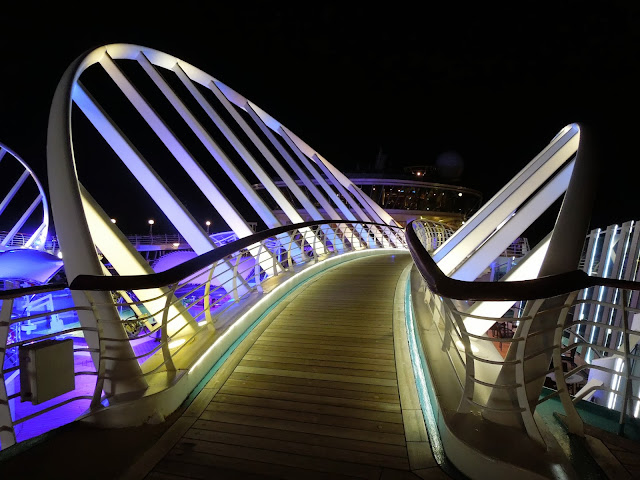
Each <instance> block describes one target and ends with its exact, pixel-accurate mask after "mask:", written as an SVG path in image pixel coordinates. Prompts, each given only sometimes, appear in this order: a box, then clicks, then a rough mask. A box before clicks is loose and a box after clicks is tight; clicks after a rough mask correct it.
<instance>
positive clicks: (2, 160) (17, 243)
mask: <svg viewBox="0 0 640 480" xmlns="http://www.w3.org/2000/svg"><path fill="white" fill-rule="evenodd" d="M12 160H13V161H14V162H17V163H18V165H19V167H20V168H21V169H22V173H21V175H20V176H19V178H18V179H17V181H16V182H15V183H14V184H13V185H12V186H10V187H9V191H8V192H7V193H6V195H5V196H4V198H2V199H0V221H1V220H2V214H3V213H4V212H6V211H7V207H8V206H9V204H10V203H11V202H12V200H14V198H15V196H16V195H17V194H18V192H19V191H20V189H21V188H22V187H23V186H24V185H25V183H26V182H27V180H29V178H30V179H31V181H32V182H33V183H34V184H35V186H36V188H37V190H38V195H37V196H36V198H35V199H34V200H33V201H32V202H31V203H30V204H29V206H28V207H27V208H26V209H24V211H22V206H20V207H19V208H20V211H22V215H21V216H20V218H19V219H18V221H17V222H16V223H15V224H13V226H12V227H11V228H10V229H9V231H7V232H6V233H5V232H2V233H1V234H0V252H2V251H4V250H7V249H10V248H16V247H17V248H33V249H36V250H44V248H45V243H46V241H47V235H48V234H49V204H48V202H47V196H46V194H45V191H44V188H43V187H42V184H41V183H40V180H38V177H37V176H36V174H35V173H34V171H33V170H32V169H31V167H29V165H28V164H27V163H26V162H25V161H24V160H23V159H22V158H20V156H19V155H18V154H17V153H15V152H14V151H13V150H11V149H10V148H9V147H7V146H6V145H4V144H2V143H0V172H1V171H2V168H3V166H5V165H6V164H7V162H10V161H12ZM0 178H2V179H4V178H6V177H4V175H1V174H0ZM38 206H42V221H41V222H40V225H39V226H38V228H36V230H35V231H34V233H33V234H31V235H29V236H28V237H26V236H24V235H22V234H20V233H19V232H20V229H21V228H22V227H24V225H25V223H27V221H29V219H30V218H32V217H33V216H34V215H35V213H34V212H35V211H36V209H37V208H38Z"/></svg>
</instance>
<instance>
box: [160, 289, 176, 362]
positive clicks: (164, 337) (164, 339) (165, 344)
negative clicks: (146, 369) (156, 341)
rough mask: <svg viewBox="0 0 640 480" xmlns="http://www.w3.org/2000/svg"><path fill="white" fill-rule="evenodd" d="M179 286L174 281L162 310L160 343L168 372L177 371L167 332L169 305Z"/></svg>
mask: <svg viewBox="0 0 640 480" xmlns="http://www.w3.org/2000/svg"><path fill="white" fill-rule="evenodd" d="M177 288H178V284H177V283H174V284H173V285H171V288H170V289H169V291H168V292H167V301H166V303H165V306H164V309H163V310H162V325H161V326H160V344H161V345H162V358H163V360H164V364H165V366H166V368H167V371H168V372H175V371H176V366H175V365H174V364H173V357H172V356H171V350H170V349H169V335H168V334H167V323H169V307H170V305H171V300H172V299H173V297H174V294H175V292H176V290H177Z"/></svg>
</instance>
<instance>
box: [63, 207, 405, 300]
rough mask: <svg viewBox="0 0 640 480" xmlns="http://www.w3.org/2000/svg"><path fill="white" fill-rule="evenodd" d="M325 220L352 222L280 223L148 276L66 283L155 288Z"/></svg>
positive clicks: (87, 278) (85, 278)
mask: <svg viewBox="0 0 640 480" xmlns="http://www.w3.org/2000/svg"><path fill="white" fill-rule="evenodd" d="M328 223H337V224H341V223H352V222H349V221H345V220H322V221H311V222H303V223H296V224H293V225H284V226H282V227H276V228H272V229H269V230H263V231H262V232H259V233H256V234H254V235H250V236H248V237H244V238H241V239H238V240H236V241H235V242H231V243H228V244H226V245H224V246H222V247H220V248H216V249H215V250H211V251H210V252H207V253H204V254H202V255H200V256H198V257H196V258H193V259H191V260H188V261H186V262H184V263H181V264H180V265H176V266H175V267H173V268H170V269H168V270H165V271H164V272H159V273H153V274H149V275H127V276H117V277H115V276H114V277H103V276H97V275H78V276H77V277H76V278H75V279H74V280H73V281H72V282H71V284H70V285H69V288H71V290H142V289H146V288H159V287H164V286H167V285H171V284H174V283H177V282H179V281H180V280H182V279H183V278H187V277H189V276H191V275H195V274H196V273H197V272H199V271H201V270H202V269H204V268H206V267H208V266H210V265H212V264H213V263H215V262H217V261H219V260H222V259H223V258H224V257H226V256H227V255H231V254H232V253H234V252H237V251H239V250H242V249H244V248H247V247H250V246H251V245H254V244H256V243H258V242H261V241H262V240H266V239H267V238H270V237H274V236H276V235H279V234H281V233H284V232H288V231H291V230H299V229H301V228H305V227H313V226H316V225H324V224H328ZM356 223H358V224H361V225H374V226H380V227H384V228H394V227H392V226H390V225H386V224H382V223H373V222H356Z"/></svg>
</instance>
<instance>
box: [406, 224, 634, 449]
mask: <svg viewBox="0 0 640 480" xmlns="http://www.w3.org/2000/svg"><path fill="white" fill-rule="evenodd" d="M416 230H419V228H416V227H415V226H414V225H412V224H411V223H410V224H409V225H407V228H406V230H405V236H406V240H407V245H408V248H409V251H410V252H411V255H412V257H413V259H414V262H415V264H416V266H417V268H418V270H419V272H420V274H421V276H422V278H423V279H424V282H425V283H426V285H427V287H428V288H427V289H426V290H425V298H424V302H425V306H426V308H427V309H428V310H430V312H431V314H432V317H433V323H434V325H435V327H436V331H437V332H438V334H439V336H440V340H441V341H442V349H443V351H445V352H446V353H447V355H448V356H449V359H450V361H451V363H452V365H453V366H454V371H455V372H456V378H457V380H458V382H459V384H460V387H461V392H462V393H461V401H460V405H459V406H458V410H457V411H458V412H460V413H468V412H470V408H471V407H473V408H479V409H481V410H482V411H483V412H485V415H486V416H487V418H489V417H491V415H492V414H491V412H497V411H498V410H500V409H501V408H502V409H504V408H506V409H507V410H509V408H508V405H509V404H512V405H513V406H514V407H515V409H512V410H509V411H513V412H516V411H517V412H519V414H518V415H519V416H520V418H521V420H520V421H521V424H523V425H524V427H525V429H526V431H527V433H528V435H529V436H530V437H531V438H532V439H534V440H535V441H537V442H539V443H543V440H542V437H541V434H540V431H539V429H538V427H537V426H536V423H535V420H534V418H533V411H534V409H535V408H536V406H537V405H538V404H539V403H542V402H544V401H547V400H549V399H551V398H554V397H558V398H560V400H561V401H562V405H563V407H564V409H565V412H566V414H567V418H568V428H569V431H570V432H572V433H576V434H579V435H582V434H584V427H583V422H582V419H581V418H580V415H579V413H578V411H577V409H576V406H575V404H576V403H577V402H578V401H580V399H582V398H583V397H584V396H585V395H586V394H587V393H589V392H590V391H601V392H603V393H604V394H606V395H608V396H609V400H608V402H607V404H608V406H609V408H611V407H612V405H614V406H615V403H616V398H618V399H622V407H621V411H620V427H619V428H620V430H622V428H623V426H624V423H625V419H626V417H627V415H628V413H627V410H628V407H629V405H630V402H633V401H636V402H638V399H637V397H636V396H634V394H633V390H634V389H633V388H632V386H631V382H633V381H636V382H637V381H640V378H638V377H637V376H634V375H633V374H632V373H631V370H632V369H631V366H632V363H631V362H633V361H636V360H638V359H640V356H638V355H635V354H633V353H632V351H631V349H630V345H629V335H636V336H640V331H637V330H633V329H631V328H630V325H629V323H630V317H631V316H633V315H634V314H637V313H640V308H632V307H630V306H629V298H630V291H640V282H633V281H625V280H618V279H612V278H600V277H591V276H589V275H587V274H586V273H585V272H582V271H572V272H567V273H562V274H557V275H550V276H546V277H541V278H538V279H534V280H523V281H513V282H480V281H478V282H468V281H460V280H455V279H452V278H449V277H447V276H446V275H445V274H444V273H443V272H442V271H441V270H440V268H439V267H438V265H437V264H436V262H435V261H434V260H433V259H432V258H431V256H430V254H429V252H428V251H427V248H428V246H427V245H423V244H422V243H421V241H420V240H421V239H420V235H419V234H420V231H416ZM591 287H608V288H611V289H619V290H620V292H621V295H619V297H618V301H617V302H616V301H614V303H611V302H607V301H606V300H604V299H603V300H597V301H596V300H593V299H587V298H585V297H584V296H579V295H578V294H579V292H580V291H581V290H584V289H588V288H591ZM550 298H555V300H554V301H553V302H548V301H547V300H548V299H550ZM452 299H456V300H468V301H497V302H500V301H509V302H515V301H521V300H529V301H530V302H529V304H528V307H529V308H527V310H526V312H527V315H525V316H522V317H519V318H518V321H519V322H520V327H519V328H518V329H517V331H516V332H514V334H513V337H512V338H495V337H493V336H490V335H488V334H485V335H478V334H473V333H470V332H469V331H467V328H466V322H467V321H473V320H475V319H477V320H485V321H486V320H490V321H493V322H505V321H508V320H510V319H509V318H493V317H486V316H480V315H475V314H473V313H467V312H464V311H461V310H459V309H458V308H457V307H456V305H455V304H454V302H453V301H452ZM594 304H595V305H596V308H607V309H611V310H617V311H618V312H619V313H621V314H622V316H621V318H622V324H620V325H610V324H608V323H606V324H603V323H601V322H596V321H594V320H592V319H591V318H586V317H583V316H580V318H577V317H578V316H577V315H575V314H574V318H575V319H571V318H570V317H568V314H569V312H571V311H574V310H575V309H576V308H582V307H583V306H584V305H594ZM592 308H593V307H592ZM549 316H552V317H555V319H556V320H555V323H554V324H553V325H548V326H547V327H545V328H542V329H541V328H540V327H536V329H535V331H534V330H533V329H531V326H532V325H534V324H536V323H537V322H538V321H540V320H542V318H549ZM611 316H613V314H611ZM584 326H586V327H584ZM580 327H582V328H601V329H607V330H608V331H610V332H611V333H612V334H618V335H622V337H621V338H622V339H623V341H622V345H620V346H618V350H615V349H613V348H608V347H605V346H602V345H598V344H597V341H598V340H597V339H596V340H595V341H587V340H586V339H585V338H584V337H583V336H582V335H580V334H579V333H578V332H577V329H578V328H580ZM487 328H488V327H487ZM542 334H546V335H548V334H551V337H552V340H551V339H550V340H549V341H548V342H545V343H542V344H538V345H535V346H533V347H531V351H529V350H527V345H528V344H529V343H530V342H531V340H532V339H533V338H534V336H539V335H542ZM567 335H569V341H570V344H569V345H567V346H565V345H563V342H562V339H563V337H566V336H567ZM591 337H593V336H591ZM472 342H473V343H472ZM490 343H493V344H496V343H499V344H500V345H502V344H504V343H507V344H508V345H509V346H510V350H509V352H508V354H507V356H506V358H504V359H503V360H502V361H497V360H491V359H487V358H483V356H481V355H475V354H473V353H472V346H473V345H475V346H476V347H480V346H481V345H482V344H485V345H487V344H490ZM574 348H581V349H582V350H581V352H582V353H583V354H584V352H585V351H586V352H587V353H588V352H589V351H591V350H593V351H596V353H598V356H601V355H600V354H599V352H598V350H599V351H600V352H603V353H604V355H616V356H617V357H619V358H620V359H621V360H622V361H623V363H624V367H623V368H622V369H621V368H620V366H619V365H618V364H616V366H615V367H614V368H609V367H603V366H601V365H591V364H588V365H583V366H579V367H576V368H573V369H571V370H570V371H568V372H563V370H562V354H563V353H564V352H566V351H568V350H571V349H574ZM485 353H486V351H485ZM549 354H551V358H552V359H553V369H551V370H548V371H541V370H540V369H539V368H538V367H536V368H535V369H533V370H531V371H528V370H526V368H525V366H526V364H527V362H530V361H537V360H538V359H539V358H540V356H541V355H549ZM477 364H484V365H485V366H491V368H494V367H495V368H499V369H500V370H499V373H500V375H498V376H497V377H495V378H496V380H491V381H483V380H482V379H478V378H477V375H476V371H477V368H478V367H477ZM456 365H458V366H459V367H462V368H461V369H460V368H456ZM505 367H509V368H507V369H506V370H505V369H504V368H505ZM510 369H512V370H511V371H515V375H512V374H509V373H508V372H509V371H510ZM587 369H595V370H599V371H602V372H605V373H607V374H609V375H612V378H613V379H616V378H617V379H618V380H616V381H617V386H613V384H612V385H611V386H609V385H602V386H599V387H593V388H590V389H589V392H580V393H579V394H578V395H576V397H575V398H573V397H572V395H571V394H570V392H569V388H568V384H569V382H568V381H567V380H568V378H569V377H570V376H571V375H574V374H577V373H578V372H582V371H585V370H587ZM493 372H494V374H495V373H496V371H495V370H494V371H493ZM503 372H507V373H506V374H505V375H504V377H502V376H501V375H502V373H503ZM526 372H528V373H526ZM549 373H553V374H554V375H555V381H556V384H557V388H558V390H557V392H556V393H555V394H553V395H548V396H546V397H544V398H543V399H539V400H536V401H534V402H533V404H531V402H530V401H529V400H528V396H527V388H528V387H527V386H528V385H532V384H533V382H542V381H543V378H544V377H545V376H546V375H548V374H549ZM489 377H491V374H489ZM505 379H515V380H516V381H515V382H513V381H512V382H511V383H506V384H505V383H504V382H505ZM540 384H541V383H540ZM476 385H479V386H482V387H484V388H488V389H489V391H490V392H491V395H490V396H489V397H487V398H486V403H484V404H483V403H482V402H479V401H477V400H476V393H475V392H476V389H475V386H476ZM505 385H506V386H505ZM620 385H622V386H621V387H620V390H618V386H620ZM501 390H502V391H504V390H511V391H512V393H510V394H507V395H503V396H502V397H501V395H500V394H499V393H497V394H496V395H495V396H494V393H495V392H499V391H501ZM507 396H509V398H508V399H507V398H506V397H507ZM637 405H640V402H639V403H637ZM507 410H504V411H505V412H506V411H507ZM491 418H492V419H494V420H496V421H498V423H503V421H502V420H498V417H491ZM505 423H506V424H509V423H508V422H505ZM511 425H513V424H511Z"/></svg>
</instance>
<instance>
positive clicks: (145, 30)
mask: <svg viewBox="0 0 640 480" xmlns="http://www.w3.org/2000/svg"><path fill="white" fill-rule="evenodd" d="M236 3H239V2H236ZM429 3H431V2H429ZM627 3H628V4H627ZM190 4H191V3H189V2H181V3H175V5H172V7H171V8H170V9H166V10H164V13H163V15H162V16H161V17H157V16H155V15H153V14H151V7H149V9H143V8H128V9H127V10H126V11H125V10H122V9H121V7H117V6H116V4H113V3H109V4H105V5H101V6H99V7H95V6H92V7H88V6H85V7H83V9H82V11H81V12H82V14H81V15H82V16H81V20H80V21H77V20H75V19H72V18H69V17H67V16H66V12H62V13H61V12H60V8H62V5H63V4H56V5H55V6H53V7H47V8H50V10H49V11H43V10H42V9H39V8H36V7H33V8H32V11H31V12H26V11H23V12H18V13H15V14H13V13H8V14H5V15H4V16H3V30H2V32H3V33H2V41H1V44H0V52H1V53H2V57H1V61H2V70H1V71H0V141H1V142H3V143H5V144H7V145H8V146H9V147H11V148H12V149H14V150H15V151H16V152H17V153H18V154H20V155H21V156H22V157H23V158H24V159H25V160H26V161H27V162H29V163H30V164H31V165H33V166H34V168H35V169H36V170H37V172H38V174H39V175H40V177H41V179H42V180H43V181H45V183H46V162H45V149H46V128H47V121H48V113H49V106H50V102H51V98H52V96H53V92H54V90H55V88H56V85H57V83H58V80H59V79H60V77H61V75H62V73H63V72H64V70H65V69H66V67H67V66H68V65H69V64H70V63H71V62H72V61H73V60H74V58H76V57H77V56H79V55H81V54H82V53H83V52H85V51H87V50H90V49H92V48H94V47H97V46H100V45H103V44H107V43H116V42H122V43H137V44H140V45H144V46H148V47H151V48H155V49H158V50H161V51H165V52H167V53H170V54H172V55H175V56H177V57H179V58H181V59H183V60H185V61H188V62H189V63H192V64H193V65H195V66H197V67H199V68H201V69H202V70H204V71H206V72H208V73H210V74H211V75H213V76H215V77H216V78H218V79H220V80H221V81H223V82H225V83H226V84H228V85H230V86H231V87H232V88H234V89H235V90H236V91H238V92H240V93H242V94H243V95H245V96H246V97H247V98H249V99H251V100H252V101H254V102H255V103H256V104H258V105H259V106H260V107H262V108H263V109H264V110H266V111H267V112H269V113H270V114H271V115H272V116H274V117H275V118H277V119H278V120H280V121H281V122H282V123H283V124H285V125H286V126H288V127H289V128H291V129H292V130H293V131H294V132H296V134H297V135H298V136H300V137H301V138H302V139H304V140H305V141H306V142H307V143H308V144H310V145H311V146H313V147H314V148H315V149H316V150H317V151H318V152H320V153H321V154H322V155H324V156H325V157H326V158H327V159H329V160H330V161H332V162H333V163H334V164H335V165H337V166H338V167H340V168H342V169H343V171H347V172H352V171H355V170H357V169H358V168H359V169H362V170H364V169H366V168H368V167H370V166H371V165H372V164H373V162H375V158H376V155H377V153H378V151H379V150H380V149H382V151H383V152H384V153H385V154H386V155H388V164H389V167H390V168H396V169H397V168H400V167H401V166H403V165H416V164H433V163H434V161H435V159H436V157H437V156H438V154H440V153H442V152H444V151H447V150H454V151H457V152H458V153H459V154H460V155H461V156H462V158H463V159H464V162H465V170H464V174H463V177H462V179H461V181H460V182H459V183H460V184H461V185H464V186H467V187H471V188H476V189H478V190H480V191H482V192H483V194H484V198H485V199H488V198H490V196H491V195H492V194H494V193H495V192H496V191H497V190H498V189H499V188H500V187H501V186H502V185H504V183H505V182H506V181H508V180H509V179H510V178H511V177H512V176H513V175H514V174H515V173H517V171H518V170H520V169H521V168H522V167H523V166H524V165H525V164H526V163H528V162H529V161H530V160H531V159H532V158H533V157H534V156H535V155H536V154H537V153H538V152H539V151H540V150H541V149H542V148H544V146H545V145H546V144H547V143H548V142H549V141H550V140H551V139H552V138H553V136H554V135H555V134H556V133H557V132H558V131H559V130H560V129H561V128H562V127H563V126H565V125H566V124H568V123H571V122H584V123H585V124H587V125H589V126H590V127H591V129H592V131H593V132H594V134H595V139H596V142H597V153H598V156H599V158H600V162H601V165H602V173H601V181H600V189H599V192H598V199H597V204H596V207H595V210H594V215H593V220H592V226H593V227H594V228H595V227H597V226H600V227H604V226H606V225H608V224H611V223H615V222H622V221H626V220H630V219H634V220H636V219H640V206H639V205H638V201H637V194H636V192H637V191H638V190H637V185H638V181H637V179H638V173H637V172H638V170H639V169H638V168H637V167H635V165H636V163H637V162H638V160H637V159H638V152H637V149H636V147H635V139H636V138H637V136H638V135H639V134H640V130H639V129H638V124H639V122H638V120H637V118H638V112H639V111H640V109H639V108H638V107H640V102H639V101H638V98H639V95H640V93H639V92H638V90H639V89H640V58H639V56H638V52H639V47H640V7H638V6H633V2H626V3H624V2H607V4H606V5H605V4H603V3H596V2H577V1H576V2H554V3H553V4H552V6H550V7H548V8H543V7H542V6H539V4H538V3H522V2H516V3H513V7H511V8H510V9H508V10H506V11H505V10H502V11H500V12H499V13H498V12H497V11H490V10H489V9H485V8H480V7H475V9H469V8H468V7H466V6H463V5H461V4H453V5H452V6H451V8H450V10H449V11H445V10H444V9H443V8H441V7H439V9H438V10H429V9H428V8H422V9H420V10H412V9H411V8H408V7H403V6H402V5H400V4H398V5H397V6H396V5H395V4H392V3H387V4H385V7H384V8H383V9H381V8H378V7H376V8H374V7H371V6H362V7H358V6H353V7H351V6H350V7H344V6H332V5H331V4H326V3H325V2H314V5H317V6H313V7H305V8H304V9H300V8H299V7H296V8H294V9H289V8H286V7H285V6H283V5H281V4H279V3H274V2H258V3H255V4H253V3H251V2H249V3H242V4H241V5H239V6H221V5H216V4H215V2H209V5H210V6H209V7H208V8H207V9H198V8H194V7H186V6H185V5H190ZM156 5H158V4H156ZM483 5H485V4H483ZM64 8H67V7H64ZM156 8H158V7H156ZM33 10H35V11H37V15H38V16H39V17H41V18H42V19H47V20H48V24H47V25H48V26H46V27H43V26H42V25H40V23H42V22H36V21H34V20H33ZM131 233H133V232H131ZM533 235H534V236H535V234H533Z"/></svg>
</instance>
